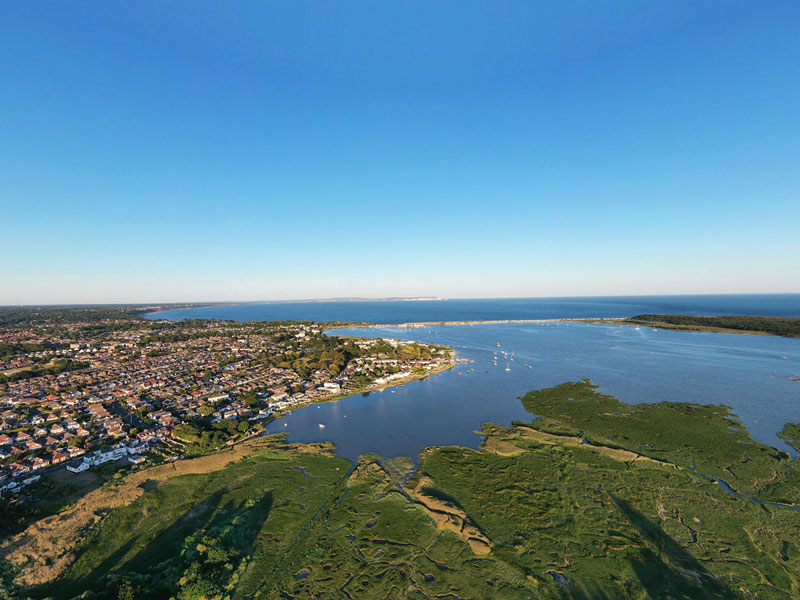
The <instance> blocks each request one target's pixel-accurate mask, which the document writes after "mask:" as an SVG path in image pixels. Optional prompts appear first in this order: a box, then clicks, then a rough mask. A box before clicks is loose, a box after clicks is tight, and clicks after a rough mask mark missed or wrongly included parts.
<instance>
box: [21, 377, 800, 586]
mask: <svg viewBox="0 0 800 600" xmlns="http://www.w3.org/2000/svg"><path fill="white" fill-rule="evenodd" d="M522 401H523V403H524V404H525V406H526V408H527V409H528V410H529V411H531V412H532V413H533V414H535V415H537V416H538V418H536V419H534V420H533V421H532V422H531V423H517V424H515V425H514V426H513V427H501V426H497V425H492V424H487V425H485V426H484V429H483V431H484V433H485V435H486V440H485V442H484V444H483V446H482V447H481V449H480V450H473V449H469V448H462V447H433V448H429V449H427V450H426V451H424V452H423V453H422V455H421V457H420V461H419V466H418V467H417V468H416V469H414V468H413V465H411V463H410V461H408V460H405V461H404V460H400V459H394V460H391V461H384V460H382V459H381V458H380V457H378V456H374V455H367V456H363V457H361V459H360V460H359V462H358V464H357V465H354V466H353V465H351V464H350V463H349V462H348V461H346V460H344V459H342V458H339V457H337V456H335V455H334V454H333V452H332V450H331V449H330V448H329V447H324V446H320V445H315V446H304V445H295V444H287V443H286V442H285V441H284V440H283V438H281V437H280V436H271V437H270V440H271V441H270V442H268V443H265V444H262V445H259V446H254V448H253V451H252V453H250V454H247V455H246V456H244V458H241V459H238V460H235V461H234V462H230V463H228V464H227V465H226V466H224V468H217V469H215V470H210V471H209V472H203V473H195V474H186V475H177V476H174V477H169V478H159V480H153V481H144V482H143V483H142V484H141V487H142V488H144V490H145V491H144V493H143V494H140V495H139V496H138V497H137V498H136V499H134V500H133V501H131V502H130V503H128V504H126V505H124V506H121V507H118V508H115V509H113V510H110V511H109V512H108V514H106V515H105V516H103V518H102V519H100V520H99V521H98V522H97V524H96V525H94V526H93V528H92V529H91V531H90V532H89V534H88V535H87V536H86V537H85V539H84V541H83V542H81V544H80V547H79V548H77V550H76V552H75V555H74V558H73V560H71V561H70V563H69V564H67V565H65V568H64V569H63V571H62V572H61V575H60V577H58V578H57V579H54V580H53V581H51V582H50V583H48V584H45V585H40V586H38V587H29V588H26V589H22V590H18V591H16V592H15V593H16V594H17V597H24V596H25V595H28V596H31V597H33V598H46V597H49V598H54V599H56V600H62V599H63V600H66V599H69V598H78V597H80V598H98V599H99V598H108V599H115V600H116V599H126V600H127V599H128V598H143V599H161V598H163V599H167V598H176V599H179V600H188V599H201V598H206V599H211V598H220V599H221V598H230V599H241V600H244V599H246V598H254V599H256V598H261V599H272V598H275V599H284V600H286V599H289V600H291V599H301V598H303V599H304V598H332V599H333V598H337V599H338V598H342V599H358V598H375V599H379V600H380V599H384V598H430V599H434V598H437V599H439V598H441V599H444V598H447V599H453V600H455V599H461V600H466V599H467V598H470V599H484V598H486V599H490V598H491V599H495V598H509V599H515V598H519V599H521V600H522V599H527V598H564V599H566V598H577V599H590V598H591V599H594V598H596V599H612V598H632V599H646V598H664V599H667V598H672V599H676V600H677V599H681V598H690V599H692V598H742V599H745V598H764V599H768V598H776V599H777V598H796V597H799V596H800V579H799V576H800V512H797V511H795V510H792V509H791V508H789V507H785V506H771V505H765V504H760V503H757V502H754V501H753V500H751V499H749V498H750V497H756V498H759V499H762V500H778V501H782V502H793V501H796V499H797V498H798V497H800V494H798V492H800V484H798V482H800V477H799V476H798V468H797V464H796V462H795V461H794V460H792V459H791V458H790V457H789V456H788V455H787V454H785V453H783V452H781V451H778V450H775V449H774V448H769V447H767V446H763V445H760V444H758V443H756V442H754V441H753V440H752V439H751V438H750V437H749V435H748V434H747V432H746V431H745V430H744V428H743V427H742V426H741V423H739V422H738V421H737V420H735V419H733V418H731V416H730V415H729V414H728V411H727V409H725V408H723V407H707V406H699V405H693V404H672V403H666V404H657V405H636V406H632V405H628V404H624V403H622V402H619V401H618V400H616V399H614V398H612V397H610V396H606V395H602V394H599V393H598V392H597V391H596V390H595V389H594V387H593V386H592V385H591V384H590V383H589V382H577V383H569V384H563V385H561V386H557V387H555V388H551V389H547V390H540V391H536V392H531V393H530V394H528V395H526V396H525V397H523V398H522ZM797 430H798V428H797V427H793V426H790V427H787V428H786V430H785V431H784V434H783V435H784V436H785V439H787V441H788V442H789V443H791V444H796V443H797V439H798V436H797ZM701 474H702V476H701ZM709 477H712V478H715V479H721V480H723V481H724V482H725V483H726V484H728V485H729V486H730V487H731V488H733V490H735V491H736V492H739V493H740V494H742V495H743V496H746V497H741V496H737V495H735V494H733V493H731V492H729V491H726V490H725V489H723V487H722V486H721V485H719V484H718V483H717V482H716V481H714V480H713V479H709ZM44 560H47V558H46V557H44ZM16 568H17V569H18V570H24V569H25V565H20V564H18V565H16ZM6 571H8V569H6Z"/></svg>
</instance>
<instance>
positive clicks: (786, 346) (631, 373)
mask: <svg viewBox="0 0 800 600" xmlns="http://www.w3.org/2000/svg"><path fill="white" fill-rule="evenodd" d="M335 333H337V334H340V335H360V336H364V337H394V338H398V339H413V340H418V341H424V342H436V343H440V344H445V345H448V346H452V347H454V348H455V349H456V350H457V352H458V355H459V356H460V357H463V358H469V359H472V360H473V361H474V362H473V363H468V364H460V365H458V366H457V367H456V368H454V369H452V370H450V371H447V372H445V373H442V374H439V375H436V376H433V377H430V378H428V379H426V380H423V381H417V382H413V383H410V384H407V385H404V386H402V387H398V388H391V389H387V390H383V391H379V392H371V393H369V394H359V395H356V396H351V397H349V398H345V399H343V400H340V401H338V402H334V403H328V404H322V405H316V406H310V407H307V408H304V409H301V410H299V411H297V412H295V413H292V414H290V415H288V416H287V417H285V418H284V419H280V420H278V421H275V422H274V423H271V424H270V426H269V430H270V432H278V431H289V432H290V436H289V439H290V440H296V441H320V440H330V441H333V442H335V443H336V444H337V446H338V449H339V453H340V454H341V455H343V456H345V457H347V458H350V459H353V458H356V457H357V456H358V455H359V454H362V453H364V452H378V453H379V454H381V455H383V456H386V457H391V456H401V455H402V456H411V457H416V456H417V454H418V453H419V451H420V450H422V448H424V447H425V446H428V445H442V444H458V445H467V446H472V447H476V446H477V445H478V444H479V443H480V441H481V437H480V436H479V435H477V434H476V433H475V430H478V429H480V426H481V424H482V423H485V422H487V421H491V422H495V423H500V424H510V423H511V421H512V420H514V419H519V420H530V419H531V418H532V417H531V415H530V414H528V413H527V412H526V411H525V410H524V409H523V408H522V404H521V403H520V402H519V400H518V397H519V396H521V395H522V394H524V393H525V392H527V391H529V390H532V389H537V388H542V387H549V386H553V385H557V384H559V383H563V382H564V381H574V380H578V379H583V378H590V379H591V380H592V381H593V382H594V383H596V384H597V385H599V386H600V387H601V389H602V391H604V392H606V393H609V394H612V395H614V396H616V397H618V398H619V399H621V400H624V401H626V402H635V403H639V402H661V401H665V400H669V401H677V402H698V403H702V404H726V405H728V406H731V407H732V409H733V412H734V413H735V414H738V415H739V416H740V417H741V418H742V419H743V421H744V423H745V425H746V426H747V427H748V428H749V430H750V433H751V435H752V436H753V437H754V438H755V439H756V440H758V441H760V442H763V443H767V444H770V445H773V446H777V447H779V448H782V449H784V450H786V451H789V450H790V448H789V447H788V446H787V445H786V444H784V443H783V442H782V441H781V440H780V439H779V438H778V437H777V436H776V433H777V432H778V431H780V430H781V429H782V428H783V425H784V424H785V423H786V422H788V421H798V422H800V383H798V382H794V381H790V380H789V379H788V378H789V377H792V376H794V377H797V376H800V340H796V339H786V338H778V337H767V336H753V335H736V334H714V333H692V332H677V331H666V330H658V331H654V330H652V329H648V328H641V329H636V328H634V327H630V326H619V325H587V324H584V323H550V324H525V325H520V324H505V325H475V326H436V327H431V328H419V329H403V328H385V329H346V330H345V329H343V330H337V331H336V332H335ZM498 344H499V347H498ZM320 424H323V425H325V428H324V429H323V428H320V427H319V425H320Z"/></svg>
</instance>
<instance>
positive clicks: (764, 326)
mask: <svg viewBox="0 0 800 600" xmlns="http://www.w3.org/2000/svg"><path fill="white" fill-rule="evenodd" d="M628 321H630V322H632V323H652V324H659V323H664V324H667V325H677V326H680V327H714V328H719V329H733V330H736V331H757V332H762V333H769V334H771V335H780V336H785V337H800V319H794V318H789V317H750V316H725V317H706V316H695V315H637V316H635V317H631V318H630V319H628Z"/></svg>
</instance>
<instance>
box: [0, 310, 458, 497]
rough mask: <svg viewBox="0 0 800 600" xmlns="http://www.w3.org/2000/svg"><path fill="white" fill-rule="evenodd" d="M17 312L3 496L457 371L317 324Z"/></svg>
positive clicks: (0, 403) (0, 344)
mask: <svg viewBox="0 0 800 600" xmlns="http://www.w3.org/2000/svg"><path fill="white" fill-rule="evenodd" d="M19 313H20V311H19V310H17V311H16V312H15V313H11V312H7V313H6V314H5V317H6V318H5V319H3V316H4V315H0V411H2V412H0V493H2V494H4V495H5V496H7V497H9V496H11V497H13V496H15V495H18V494H19V493H20V491H21V490H23V489H24V488H28V487H29V486H31V484H35V483H37V482H39V481H40V479H41V477H42V476H43V475H45V476H46V475H47V474H50V473H54V472H56V471H61V470H65V471H66V472H67V473H74V474H78V473H82V472H84V471H87V470H90V469H93V468H95V467H99V466H100V465H103V464H105V463H112V464H114V465H116V466H117V467H119V468H122V467H124V466H128V467H129V468H143V467H145V466H147V465H148V464H152V463H154V462H163V461H173V460H178V459H180V458H182V457H184V456H195V455H197V454H202V453H207V452H212V451H214V450H216V449H218V448H222V447H225V446H226V445H230V444H234V443H236V442H237V441H240V440H242V439H247V438H249V437H252V436H254V435H259V434H261V433H263V432H264V431H265V430H266V425H267V424H268V423H269V422H270V421H271V420H272V419H274V418H275V416H276V415H279V414H281V413H285V412H288V411H290V410H293V409H296V408H299V407H301V406H303V405H306V404H311V403H316V402H322V401H328V400H332V399H336V398H338V397H342V396H344V395H349V394H353V393H357V392H363V391H367V390H370V389H374V388H377V387H382V386H386V385H389V384H395V383H400V382H403V381H406V380H410V379H414V378H420V377H425V376H427V375H430V374H432V373H435V372H438V371H441V370H444V369H447V368H450V367H451V366H453V364H454V363H455V358H454V352H453V351H452V350H451V349H449V348H446V347H441V346H433V345H425V344H418V343H414V342H400V341H397V340H393V339H355V338H343V337H337V336H335V335H328V334H326V333H325V329H326V328H329V327H330V325H329V324H328V325H323V324H318V323H311V322H263V321H259V322H248V323H239V322H233V321H206V320H191V321H183V322H177V323H173V322H169V321H161V320H146V319H143V318H141V317H140V316H139V315H138V314H137V313H136V312H135V311H133V310H122V309H120V310H111V309H109V310H97V311H80V310H77V309H76V310H74V311H72V312H70V311H69V310H67V309H65V311H57V310H54V311H51V312H47V311H45V312H42V313H30V314H28V313H24V312H22V313H21V314H22V317H19V316H18V315H19ZM10 315H11V316H10ZM13 315H17V316H16V318H14V317H13ZM35 490H36V486H31V487H30V488H29V490H26V492H25V494H26V495H27V496H31V497H33V498H35V494H36V492H35Z"/></svg>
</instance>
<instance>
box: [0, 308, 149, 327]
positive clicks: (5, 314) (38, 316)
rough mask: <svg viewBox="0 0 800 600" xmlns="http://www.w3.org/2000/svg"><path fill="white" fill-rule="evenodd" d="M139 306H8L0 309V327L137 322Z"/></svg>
mask: <svg viewBox="0 0 800 600" xmlns="http://www.w3.org/2000/svg"><path fill="white" fill-rule="evenodd" d="M142 308H143V307H141V306H138V307H137V306H30V307H23V306H8V307H2V308H0V325H20V324H26V323H30V324H35V323H86V322H91V321H109V320H138V319H141V317H140V316H139V315H138V313H139V312H141V310H142Z"/></svg>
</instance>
